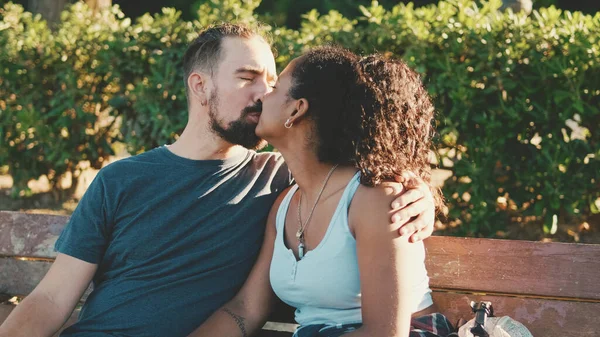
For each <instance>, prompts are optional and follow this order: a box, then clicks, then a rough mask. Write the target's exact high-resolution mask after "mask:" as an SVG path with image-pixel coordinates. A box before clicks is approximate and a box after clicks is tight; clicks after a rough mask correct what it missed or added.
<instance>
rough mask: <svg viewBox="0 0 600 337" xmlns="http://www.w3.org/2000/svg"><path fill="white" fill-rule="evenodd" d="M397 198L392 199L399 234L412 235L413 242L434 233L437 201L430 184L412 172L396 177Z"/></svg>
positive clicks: (393, 216) (394, 219)
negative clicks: (434, 198)
mask: <svg viewBox="0 0 600 337" xmlns="http://www.w3.org/2000/svg"><path fill="white" fill-rule="evenodd" d="M396 181H397V182H398V183H399V184H394V185H396V186H399V189H397V196H398V197H397V198H396V199H395V200H394V201H392V205H391V208H392V213H393V214H392V218H391V221H392V223H394V224H396V225H397V226H398V234H399V235H401V236H404V235H410V241H411V242H417V241H420V240H424V239H426V238H428V237H430V236H431V234H432V233H433V228H434V223H435V203H434V200H433V195H432V194H431V190H430V189H429V186H428V185H427V184H426V183H425V182H424V181H423V180H422V179H421V178H419V177H417V176H415V175H414V174H413V173H412V172H406V173H404V174H403V175H402V176H398V177H396Z"/></svg>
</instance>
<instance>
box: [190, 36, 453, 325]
mask: <svg viewBox="0 0 600 337" xmlns="http://www.w3.org/2000/svg"><path fill="white" fill-rule="evenodd" d="M433 112H434V109H433V106H432V104H431V102H430V99H429V96H428V95H427V92H426V91H425V89H424V88H423V86H422V84H421V82H420V80H419V77H418V75H417V74H416V73H415V72H414V71H412V70H410V69H409V68H408V67H407V66H406V65H405V64H404V63H403V62H401V61H394V60H390V61H387V60H384V59H383V58H381V57H379V56H369V57H367V58H363V59H359V58H358V56H356V55H354V54H352V53H350V52H349V51H346V50H344V49H340V48H334V47H324V48H318V49H314V50H312V51H310V52H308V53H306V54H305V55H303V56H301V57H299V58H297V59H295V60H293V61H292V62H291V63H290V64H289V65H288V66H287V67H286V69H285V70H284V71H283V72H282V73H281V75H280V77H279V79H278V81H277V84H276V86H275V87H274V88H273V91H272V92H271V93H269V94H267V95H266V96H265V97H264V100H263V111H262V115H261V118H260V122H259V124H258V127H257V130H256V132H257V134H258V135H259V136H260V137H262V138H264V139H266V140H267V141H268V142H269V143H271V144H273V145H274V146H275V147H276V148H277V149H278V150H279V151H280V152H281V153H282V155H283V156H284V158H285V161H286V163H287V164H288V166H289V168H290V170H291V172H292V174H293V176H294V179H295V180H296V183H297V185H295V186H293V187H290V188H289V189H288V190H287V191H285V192H284V193H282V195H281V196H280V198H279V199H278V200H277V201H276V202H275V204H274V205H273V208H272V210H271V213H270V215H269V219H268V223H267V229H266V234H265V243H264V245H263V248H262V251H261V254H260V257H259V260H258V261H257V263H256V265H255V267H254V269H253V270H252V273H251V274H250V277H249V278H248V281H247V282H246V284H245V285H244V287H243V288H242V289H241V291H240V293H239V294H238V295H237V296H236V297H235V298H234V299H233V300H232V301H230V302H229V303H227V304H226V305H225V306H224V307H223V309H222V310H221V311H218V312H217V313H215V314H214V315H213V316H211V318H210V319H209V320H207V321H206V322H205V324H204V325H203V326H202V327H200V328H199V329H198V330H197V331H196V332H195V333H194V335H195V336H203V335H206V336H209V335H210V336H216V335H219V336H229V335H231V336H246V335H247V334H248V333H249V332H251V331H254V330H256V329H259V328H260V327H261V326H262V324H263V323H264V320H265V319H266V315H268V312H269V308H270V304H271V303H272V301H273V291H274V292H275V294H277V296H279V297H280V298H281V299H282V300H283V301H285V302H286V303H288V304H290V305H292V306H294V307H296V320H297V321H298V323H299V324H300V328H299V329H298V331H297V332H296V334H295V335H296V336H298V337H304V336H339V335H342V334H344V336H347V337H351V336H409V331H410V330H411V317H422V316H423V315H427V314H431V313H434V312H435V309H434V307H433V302H432V300H431V295H430V290H429V286H428V280H429V279H428V277H427V272H426V270H425V265H424V248H423V244H422V243H421V242H419V243H409V242H408V240H407V239H406V238H404V237H401V238H397V236H395V235H394V230H393V229H392V228H391V227H390V226H389V225H388V222H389V220H388V218H387V215H386V210H387V207H388V206H387V205H389V204H390V202H391V201H392V198H393V191H391V189H390V188H389V187H388V186H386V184H385V183H384V181H386V180H392V179H393V177H394V176H395V175H398V174H400V172H402V171H405V170H410V171H412V172H415V173H417V174H418V175H419V176H420V177H421V178H422V179H424V180H425V181H427V182H428V181H429V179H430V167H429V162H428V159H427V156H428V152H429V149H430V147H431V137H432V133H433V129H432V125H431V124H432V121H433ZM438 196H439V192H438ZM438 200H441V198H438ZM384 207H386V209H384ZM271 287H272V288H271ZM439 318H440V322H441V323H443V324H442V325H443V326H444V328H446V329H447V330H449V329H450V327H449V325H448V324H447V321H446V320H445V319H444V317H443V316H441V315H440V317H439ZM422 321H426V319H424V320H422ZM232 323H233V324H232ZM419 324H420V323H419V322H417V321H415V320H414V319H413V327H414V325H419ZM446 325H447V326H446ZM437 328H439V327H437ZM448 332H449V331H448ZM445 334H446V333H442V334H441V335H445ZM411 336H412V335H411ZM414 336H420V335H418V334H416V335H414ZM424 336H425V335H424ZM430 336H433V335H430Z"/></svg>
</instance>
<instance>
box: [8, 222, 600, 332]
mask: <svg viewBox="0 0 600 337" xmlns="http://www.w3.org/2000/svg"><path fill="white" fill-rule="evenodd" d="M67 220H68V217H65V216H54V215H43V214H25V213H19V212H0V294H3V295H0V302H3V303H2V304H0V322H2V321H4V319H5V318H6V316H7V315H8V313H9V312H10V311H11V310H12V308H13V305H12V304H10V303H8V301H7V300H8V299H9V298H11V297H13V296H25V295H27V294H28V293H29V292H30V291H31V290H32V289H33V288H34V287H35V286H36V284H37V283H38V282H39V281H40V279H41V278H42V277H43V276H44V274H45V273H46V271H47V270H48V269H49V267H50V265H51V263H52V259H53V258H54V256H55V253H54V252H53V245H54V241H56V238H57V237H58V235H59V234H60V232H61V230H62V228H63V227H64V225H65V224H66V222H67ZM425 246H426V248H427V269H428V272H429V276H430V278H431V281H430V285H431V288H432V289H433V291H434V293H433V297H434V301H435V302H436V303H437V305H438V307H439V308H440V311H441V312H443V313H444V314H446V315H447V316H448V317H449V318H450V320H451V321H452V322H456V321H458V319H459V318H465V319H470V318H472V317H473V315H472V314H471V313H470V308H469V302H470V301H471V300H489V301H491V302H492V303H493V305H494V308H495V311H496V314H497V315H498V316H504V315H508V316H511V317H513V318H515V319H516V320H518V321H520V322H522V323H523V324H525V326H527V327H528V328H529V329H530V330H531V332H532V333H533V335H534V336H536V337H542V336H544V337H559V336H560V337H563V336H578V337H592V336H598V335H599V334H600V319H599V318H597V314H598V313H600V284H599V282H598V281H599V279H600V245H584V244H564V243H542V242H528V241H511V240H492V239H473V238H454V237H440V236H435V237H432V238H430V239H428V240H426V242H425ZM76 315H77V313H74V314H73V316H72V317H71V319H70V320H69V322H68V323H67V324H72V323H73V322H74V321H75V320H76ZM270 321H271V322H269V323H268V324H267V325H266V326H265V328H264V329H263V330H262V332H261V333H260V334H259V335H260V336H265V337H283V336H288V337H289V336H291V333H290V332H289V331H292V330H293V328H294V325H292V324H290V323H293V311H292V310H291V308H289V307H286V306H284V305H281V304H280V306H279V307H278V308H277V310H275V312H274V314H273V315H272V317H271V319H270ZM276 330H280V331H276ZM281 330H283V331H281Z"/></svg>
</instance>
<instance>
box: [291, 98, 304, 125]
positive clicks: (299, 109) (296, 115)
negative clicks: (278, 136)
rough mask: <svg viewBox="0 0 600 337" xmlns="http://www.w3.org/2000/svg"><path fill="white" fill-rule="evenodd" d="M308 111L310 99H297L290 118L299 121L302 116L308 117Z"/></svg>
mask: <svg viewBox="0 0 600 337" xmlns="http://www.w3.org/2000/svg"><path fill="white" fill-rule="evenodd" d="M307 112H308V101H307V100H306V98H300V99H299V100H296V103H295V107H294V112H292V115H291V116H290V118H291V119H292V120H293V121H299V120H300V119H302V118H306V116H307Z"/></svg>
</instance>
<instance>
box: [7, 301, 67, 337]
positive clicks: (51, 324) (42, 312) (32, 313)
mask: <svg viewBox="0 0 600 337" xmlns="http://www.w3.org/2000/svg"><path fill="white" fill-rule="evenodd" d="M69 314H70V313H66V312H65V310H60V308H57V306H56V305H55V304H54V303H52V302H51V301H50V300H49V299H48V298H47V297H46V296H43V295H40V294H34V293H32V294H31V295H30V296H27V297H26V298H25V299H24V300H23V301H22V302H21V303H20V304H19V305H17V306H16V308H15V309H14V310H13V311H12V312H11V314H10V315H9V316H8V318H7V319H6V321H4V323H3V324H2V325H1V326H0V337H46V336H48V337H49V336H52V335H53V334H54V333H55V332H56V331H58V330H59V329H60V328H61V327H62V325H63V324H64V322H65V321H66V320H67V318H68V315H69Z"/></svg>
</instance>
